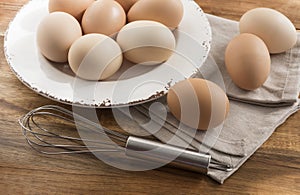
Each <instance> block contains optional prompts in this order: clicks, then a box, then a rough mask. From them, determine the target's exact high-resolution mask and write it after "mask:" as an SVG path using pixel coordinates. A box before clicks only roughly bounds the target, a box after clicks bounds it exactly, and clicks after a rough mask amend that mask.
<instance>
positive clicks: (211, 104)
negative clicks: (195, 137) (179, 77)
mask: <svg viewBox="0 0 300 195" xmlns="http://www.w3.org/2000/svg"><path fill="white" fill-rule="evenodd" d="M167 102H168V106H169V109H170V111H171V113H172V114H173V115H174V116H175V117H176V118H177V119H178V120H180V121H181V122H182V123H183V124H185V125H187V126H189V127H192V128H195V129H200V130H207V129H209V128H213V127H216V126H218V125H220V124H221V123H222V122H223V121H224V120H225V118H226V116H227V113H228V111H229V100H228V98H227V96H226V94H225V92H224V91H223V90H222V89H221V88H220V87H219V86H218V85H216V84H214V83H213V82H211V81H207V80H204V79H198V78H191V79H187V80H184V81H181V82H179V83H177V84H175V85H174V86H173V87H171V89H170V90H169V93H168V95H167Z"/></svg>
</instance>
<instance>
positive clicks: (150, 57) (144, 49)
mask: <svg viewBox="0 0 300 195" xmlns="http://www.w3.org/2000/svg"><path fill="white" fill-rule="evenodd" d="M117 42H118V44H119V45H120V47H121V48H122V51H123V52H124V56H125V58H126V59H127V60H129V61H131V62H134V63H137V64H143V65H156V64H159V63H162V62H164V61H166V60H168V59H169V58H170V56H171V55H172V54H173V51H174V50H175V47H176V40H175V37H174V35H173V33H172V32H171V31H170V29H169V28H167V27H166V26H164V25H163V24H161V23H158V22H154V21H146V20H140V21H135V22H131V23H129V24H127V25H126V26H124V27H123V28H122V29H121V30H120V32H119V34H118V36H117Z"/></svg>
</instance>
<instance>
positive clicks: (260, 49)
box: [225, 33, 271, 90]
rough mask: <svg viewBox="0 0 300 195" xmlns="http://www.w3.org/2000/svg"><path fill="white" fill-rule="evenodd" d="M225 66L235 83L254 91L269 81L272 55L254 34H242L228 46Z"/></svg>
mask: <svg viewBox="0 0 300 195" xmlns="http://www.w3.org/2000/svg"><path fill="white" fill-rule="evenodd" d="M225 64H226V68H227V71H228V73H229V75H230V77H231V79H232V80H233V82H234V83H235V84H236V85H237V86H239V87H240V88H242V89H246V90H254V89H257V88H259V87H260V86H261V85H263V83H264V82H265V81H266V80H267V78H268V75H269V73H270V64H271V59H270V54H269V52H268V48H267V46H266V45H265V43H264V42H263V41H262V40H261V39H260V38H259V37H257V36H255V35H253V34H248V33H244V34H240V35H238V36H237V37H235V38H234V39H233V40H231V42H230V43H229V44H228V46H227V48H226V52H225Z"/></svg>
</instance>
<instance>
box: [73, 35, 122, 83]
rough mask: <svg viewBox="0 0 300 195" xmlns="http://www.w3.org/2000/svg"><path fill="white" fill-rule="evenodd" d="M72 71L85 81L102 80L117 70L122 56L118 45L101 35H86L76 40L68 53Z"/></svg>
mask: <svg viewBox="0 0 300 195" xmlns="http://www.w3.org/2000/svg"><path fill="white" fill-rule="evenodd" d="M68 59H69V65H70V67H71V69H72V71H73V72H74V73H75V74H76V75H77V76H78V77H80V78H82V79H86V80H94V81H97V80H104V79H107V78H108V77H110V76H112V75H113V74H114V73H115V72H117V71H118V70H119V68H120V67H121V65H122V62H123V55H122V51H121V48H120V47H119V45H118V44H117V43H116V42H115V41H114V40H113V39H112V38H110V37H108V36H106V35H103V34H88V35H85V36H82V37H81V38H79V39H78V40H76V41H75V42H74V43H73V44H72V46H71V48H70V51H69V56H68Z"/></svg>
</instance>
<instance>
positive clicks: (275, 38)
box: [239, 8, 297, 54]
mask: <svg viewBox="0 0 300 195" xmlns="http://www.w3.org/2000/svg"><path fill="white" fill-rule="evenodd" d="M239 26H240V32H241V33H251V34H255V35H256V36H258V37H260V38H261V39H262V40H263V41H264V42H265V44H266V45H267V47H268V50H269V52H270V53H272V54H276V53H282V52H285V51H287V50H288V49H291V48H292V47H293V46H294V45H295V44H296V41H297V31H296V28H295V26H294V25H293V23H292V22H291V21H290V20H289V19H288V18H287V17H286V16H285V15H283V14H282V13H280V12H278V11H276V10H273V9H270V8H255V9H252V10H250V11H248V12H246V13H245V14H244V15H243V16H242V18H241V19H240V24H239Z"/></svg>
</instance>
